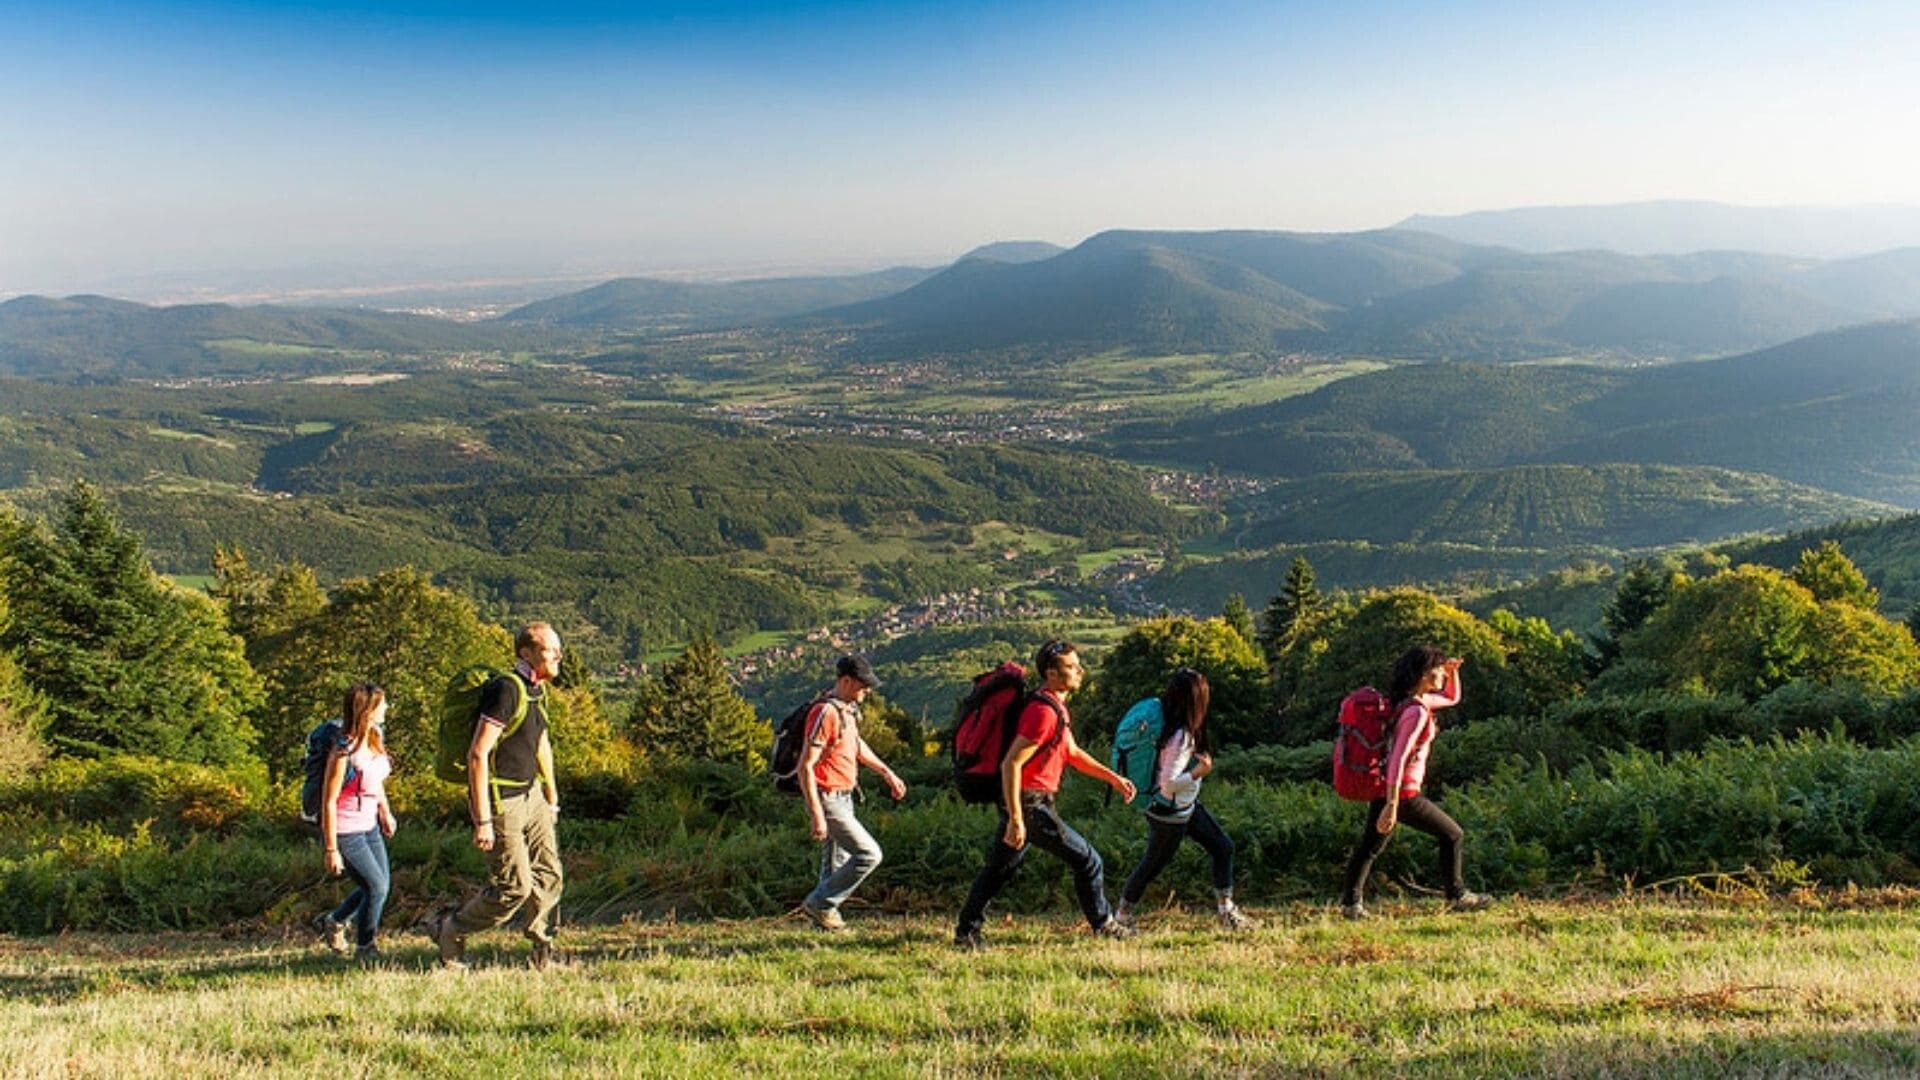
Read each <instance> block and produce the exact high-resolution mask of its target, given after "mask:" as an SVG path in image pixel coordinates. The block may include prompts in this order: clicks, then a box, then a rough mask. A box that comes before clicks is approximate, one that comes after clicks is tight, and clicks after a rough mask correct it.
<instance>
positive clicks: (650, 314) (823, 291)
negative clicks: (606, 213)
mask: <svg viewBox="0 0 1920 1080" xmlns="http://www.w3.org/2000/svg"><path fill="white" fill-rule="evenodd" d="M932 274H933V271H932V270H923V269H919V268H916V267H895V268H893V269H890V270H880V271H876V272H874V273H871V274H851V275H846V276H840V277H780V278H760V279H754V280H748V281H726V282H698V281H668V280H664V279H661V278H645V277H633V278H617V279H615V280H613V281H609V282H606V283H604V284H601V285H595V286H594V287H593V288H591V289H586V290H583V291H581V292H576V293H568V294H566V295H565V296H556V297H554V298H552V299H550V300H538V301H535V302H534V303H531V304H527V305H526V306H524V307H519V308H515V309H514V310H512V311H509V312H508V313H506V314H505V315H503V316H501V321H503V322H506V323H520V324H531V325H544V326H558V327H566V328H570V329H594V330H660V329H709V328H715V327H727V326H741V325H745V324H750V323H764V322H770V321H773V320H777V319H784V318H787V317H789V316H793V315H801V314H805V313H806V312H809V311H818V310H820V309H821V308H826V307H834V306H838V305H842V304H851V303H856V302H859V301H862V300H868V299H871V298H873V297H876V296H887V295H890V294H893V293H897V292H899V291H901V290H902V289H906V288H909V287H911V286H913V285H916V284H918V283H920V282H922V281H924V280H926V279H927V277H929V276H930V275H932Z"/></svg>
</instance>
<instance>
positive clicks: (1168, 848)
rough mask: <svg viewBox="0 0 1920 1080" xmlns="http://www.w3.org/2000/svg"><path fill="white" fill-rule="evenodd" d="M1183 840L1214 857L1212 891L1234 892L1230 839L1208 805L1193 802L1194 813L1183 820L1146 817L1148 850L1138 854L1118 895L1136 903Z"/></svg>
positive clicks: (1231, 843)
mask: <svg viewBox="0 0 1920 1080" xmlns="http://www.w3.org/2000/svg"><path fill="white" fill-rule="evenodd" d="M1182 840H1191V841H1193V842H1194V843H1196V844H1199V845H1200V848H1201V850H1203V851H1205V852H1206V853H1207V857H1208V858H1210V859H1212V860H1213V891H1214V895H1216V896H1231V895H1233V841H1232V840H1230V839H1228V838H1227V833H1226V830H1224V829H1222V828H1221V827H1220V823H1219V822H1217V821H1215V820H1213V815H1212V814H1209V813H1207V808H1206V807H1204V806H1201V805H1199V804H1197V803H1196V804H1195V805H1194V808H1193V816H1191V817H1189V818H1187V819H1186V820H1185V821H1161V820H1158V819H1156V818H1153V817H1149V818H1147V852H1146V854H1145V855H1142V856H1141V857H1140V865H1138V866H1136V867H1134V868H1133V874H1132V875H1131V876H1129V877H1128V878H1127V884H1126V886H1125V887H1124V888H1122V889H1121V890H1120V899H1122V900H1125V901H1126V902H1127V903H1129V904H1137V903H1139V902H1140V898H1141V897H1142V896H1145V895H1146V894H1147V886H1148V885H1151V884H1153V879H1154V878H1155V877H1158V876H1159V874H1160V871H1162V870H1165V869H1166V868H1167V864H1168V863H1170V862H1172V861H1173V857H1174V855H1175V854H1176V853H1178V852H1179V850H1180V841H1182Z"/></svg>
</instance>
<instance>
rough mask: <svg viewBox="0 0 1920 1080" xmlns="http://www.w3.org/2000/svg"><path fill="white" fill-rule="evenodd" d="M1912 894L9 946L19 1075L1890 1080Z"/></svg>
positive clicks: (4, 1057)
mask: <svg viewBox="0 0 1920 1080" xmlns="http://www.w3.org/2000/svg"><path fill="white" fill-rule="evenodd" d="M1914 900H1915V898H1914V896H1913V894H1911V893H1899V894H1886V893H1869V894H1852V895H1849V894H1834V895H1827V896H1805V897H1800V898H1797V899H1793V900H1774V901H1754V902H1744V903H1742V902H1726V901H1715V902H1708V901H1675V900H1651V899H1642V900H1614V901H1605V902H1583V903H1538V902H1526V901H1513V902H1509V903H1506V904H1503V905H1501V906H1499V907H1496V908H1495V909H1494V910H1492V911H1490V912H1487V913H1483V914H1480V915H1475V916H1455V915H1449V914H1446V913H1443V912H1441V911H1440V910H1439V909H1438V908H1437V907H1435V906H1433V905H1431V904H1428V903H1412V904H1407V905H1392V904H1390V905H1387V906H1386V907H1385V908H1383V909H1382V917H1379V918H1376V919H1374V920H1371V921H1369V922H1366V923H1359V924H1355V923H1347V922H1344V921H1341V920H1339V919H1337V918H1333V917H1330V913H1329V911H1328V909H1326V908H1322V907H1306V906H1298V907H1291V908H1283V909H1274V910H1268V911H1262V912H1257V913H1256V914H1259V915H1261V916H1262V917H1263V918H1264V920H1265V925H1264V926H1263V927H1262V928H1260V929H1259V930H1256V931H1254V932H1253V933H1250V934H1246V935H1243V936H1240V937H1236V938H1231V939H1228V938H1222V937H1219V936H1216V934H1215V933H1214V932H1213V930H1212V929H1211V925H1210V923H1209V922H1208V921H1207V920H1206V919H1204V918H1203V917H1202V916H1201V915H1199V914H1197V913H1183V912H1177V911H1170V912H1161V913H1156V914H1152V915H1149V916H1147V920H1146V922H1145V926H1146V930H1145V932H1144V933H1143V934H1142V936H1141V937H1140V938H1138V939H1136V940H1134V941H1130V942H1108V941H1097V940H1094V939H1092V938H1091V937H1090V936H1089V935H1087V933H1086V932H1085V930H1084V928H1083V927H1080V926H1078V925H1076V924H1074V923H1071V922H1068V921H1067V920H1066V919H1065V918H1063V917H1057V916H1056V917H1050V918H1046V917H1039V916H1027V917H1021V918H1018V919H1017V920H1015V921H1013V922H1011V923H1006V922H1001V921H996V922H995V923H992V924H990V925H989V929H988V933H989V935H990V941H991V943H992V946H993V947H992V948H990V949H989V950H988V951H987V952H985V953H982V954H978V955H973V954H963V953H960V952H957V951H955V950H953V949H952V948H951V947H950V946H949V945H948V944H947V936H948V934H949V933H950V931H949V928H948V925H947V923H946V922H945V921H944V920H937V919H928V918H922V917H899V916H888V915H882V914H877V913H872V912H869V911H866V910H861V911H855V912H853V918H852V922H853V927H854V929H853V931H852V932H851V933H849V934H847V935H845V936H840V937H828V936H825V935H822V934H820V933H818V932H816V931H812V930H811V929H810V928H808V927H807V926H806V925H805V924H804V923H802V922H800V921H798V920H793V919H789V920H782V921H751V922H736V923H705V924H674V923H664V924H663V923H650V924H640V925H630V926H619V927H604V928H580V929H575V930H571V931H570V932H569V936H568V943H569V945H570V947H571V949H572V951H573V956H574V961H573V963H571V964H570V965H569V966H567V967H565V968H562V969H557V970H553V971H549V972H546V973H543V974H534V973H532V972H530V971H528V970H527V969H526V968H524V967H523V966H522V964H523V961H524V956H525V946H524V945H522V944H521V943H519V942H518V941H516V940H514V939H512V938H511V937H509V936H507V935H495V936H493V937H492V938H479V939H476V940H475V942H474V945H473V947H472V949H471V951H470V954H469V955H470V959H472V960H473V961H474V966H473V969H472V970H471V971H469V972H466V973H453V972H442V971H437V970H430V969H429V966H428V961H429V957H428V955H427V950H426V947H425V942H424V939H421V938H418V937H413V938H400V939H396V940H394V941H393V942H391V943H390V947H391V951H392V954H393V960H394V962H395V963H394V966H393V967H391V968H389V969H387V970H376V971H364V970H355V969H353V968H351V967H349V966H347V965H345V964H344V963H342V962H340V961H337V960H335V959H333V958H332V957H330V956H328V955H326V954H324V953H322V952H321V951H320V950H319V949H318V948H317V946H314V945H311V944H309V943H307V942H305V941H277V940H276V941H260V940H254V941H248V940H230V939H225V938H219V937H212V936H204V937H197V936H166V937H143V938H111V937H99V936H91V935H71V936H66V937H60V938H51V939H0V988H3V989H4V995H3V997H0V1023H3V1024H4V1026H5V1029H6V1031H7V1032H8V1036H7V1038H6V1039H5V1040H3V1041H0V1073H4V1074H5V1075H7V1076H114V1077H132V1076H178V1075H183V1074H184V1075H247V1076H254V1075H274V1076H294V1075H304V1076H313V1075H351V1076H362V1075H365V1076H408V1077H437V1076H473V1075H501V1076H535V1075H539V1076H551V1075H560V1074H578V1075H594V1076H613V1075H619V1076H642V1075H645V1076H657V1075H696V1076H712V1075H723V1074H732V1075H749V1076H762V1075H767V1076H773V1075H779V1076H823V1075H845V1076H863V1077H864V1076H928V1075H934V1076H1029V1075H1076V1076H1077V1075H1102V1076H1163V1075H1164V1076H1219V1075H1262V1076H1297V1075H1311V1076H1348V1075H1360V1076H1388V1075H1415V1076H1486V1075H1513V1074H1528V1075H1548V1076H1566V1075H1579V1076H1598V1075H1606V1076H1645V1077H1672V1076H1702V1077H1705V1076H1726V1075H1746V1076H1785V1075H1795V1076H1798V1075H1808V1074H1816V1075H1834V1076H1881V1075H1886V1076H1894V1075H1913V1074H1914V1073H1915V1072H1916V1071H1920V983H1916V980H1915V979H1914V975H1915V971H1916V965H1917V964H1920V922H1916V920H1915V919H1914V918H1913V915H1912V912H1911V910H1910V906H1911V905H1912V904H1913V903H1914Z"/></svg>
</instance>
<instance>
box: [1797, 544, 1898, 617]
mask: <svg viewBox="0 0 1920 1080" xmlns="http://www.w3.org/2000/svg"><path fill="white" fill-rule="evenodd" d="M1792 577H1793V580H1794V581H1796V582H1798V583H1799V584H1800V585H1801V587H1803V588H1805V589H1806V590H1807V591H1808V592H1810V593H1812V594H1813V598H1814V599H1815V600H1818V601H1820V602H1821V603H1823V604H1824V603H1827V602H1828V601H1838V602H1840V603H1843V604H1852V605H1853V606H1854V607H1857V608H1865V609H1866V610H1868V611H1872V610H1873V609H1875V608H1877V607H1879V606H1880V593H1879V591H1878V590H1876V589H1875V588H1874V587H1873V586H1871V585H1869V584H1867V575H1865V574H1863V573H1861V572H1860V568H1859V567H1858V566H1855V565H1854V564H1853V560H1852V559H1849V558H1847V554H1846V552H1844V551H1841V550H1840V545H1839V544H1838V543H1836V542H1835V541H1832V540H1827V541H1824V542H1822V543H1821V545H1820V546H1819V547H1817V548H1809V549H1808V550H1806V551H1803V552H1801V553H1800V562H1799V565H1797V566H1795V567H1794V568H1793V575H1792Z"/></svg>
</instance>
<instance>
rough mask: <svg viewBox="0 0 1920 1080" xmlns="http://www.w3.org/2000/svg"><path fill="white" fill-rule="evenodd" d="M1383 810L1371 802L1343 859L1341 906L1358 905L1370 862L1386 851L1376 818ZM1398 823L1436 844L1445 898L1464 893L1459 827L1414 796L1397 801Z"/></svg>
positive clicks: (1384, 806)
mask: <svg viewBox="0 0 1920 1080" xmlns="http://www.w3.org/2000/svg"><path fill="white" fill-rule="evenodd" d="M1386 809H1387V800H1385V799H1375V800H1373V803H1372V805H1370V806H1369V807H1368V808H1367V826H1366V828H1365V830H1363V831H1362V832H1361V833H1360V843H1359V844H1358V845H1357V846H1356V847H1355V848H1354V849H1353V858H1351V859H1349V860H1347V886H1346V888H1345V889H1344V890H1343V891H1342V892H1341V894H1340V902H1341V903H1343V904H1357V903H1359V902H1360V894H1361V890H1362V888H1363V887H1364V886H1365V885H1366V883H1367V875H1368V874H1369V873H1371V872H1372V871H1373V860H1375V859H1377V858H1379V857H1380V853H1381V852H1382V851H1385V850H1386V847H1387V841H1388V840H1390V839H1392V836H1391V835H1390V834H1389V835H1381V832H1380V828H1379V825H1380V815H1381V814H1383V813H1385V812H1386ZM1399 817H1400V824H1401V825H1410V826H1412V827H1413V828H1416V829H1419V830H1420V831H1421V832H1423V833H1426V834H1427V835H1428V836H1431V837H1433V838H1434V839H1435V840H1438V841H1439V842H1440V880H1441V881H1443V882H1445V883H1446V888H1447V898H1448V899H1453V898H1454V897H1457V896H1461V895H1463V894H1465V893H1466V891H1467V885H1466V881H1465V880H1464V879H1463V878H1462V877H1461V865H1460V838H1461V837H1462V836H1463V835H1465V834H1463V833H1462V832H1461V831H1460V826H1459V824H1458V823H1456V822H1455V821H1454V820H1453V819H1452V818H1450V817H1448V816H1447V812H1446V811H1445V810H1442V809H1440V808H1439V807H1438V806H1435V805H1434V804H1433V800H1432V799H1429V798H1427V797H1426V796H1425V795H1415V796H1414V797H1413V798H1411V799H1401V800H1400V811H1399Z"/></svg>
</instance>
